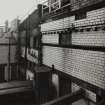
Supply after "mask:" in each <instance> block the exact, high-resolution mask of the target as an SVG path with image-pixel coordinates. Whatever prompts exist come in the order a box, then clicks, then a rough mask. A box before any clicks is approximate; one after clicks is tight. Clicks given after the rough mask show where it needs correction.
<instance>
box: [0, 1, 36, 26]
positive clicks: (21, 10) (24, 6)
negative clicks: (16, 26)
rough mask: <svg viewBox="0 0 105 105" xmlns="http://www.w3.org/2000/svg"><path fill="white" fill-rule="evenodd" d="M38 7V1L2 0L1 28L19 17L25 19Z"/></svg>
mask: <svg viewBox="0 0 105 105" xmlns="http://www.w3.org/2000/svg"><path fill="white" fill-rule="evenodd" d="M36 5H37V0H0V26H3V25H4V23H5V21H6V20H8V21H9V22H11V21H12V20H13V19H15V18H17V17H19V18H21V19H23V17H24V16H25V15H26V14H29V12H30V13H31V12H32V11H33V10H34V9H35V8H36Z"/></svg>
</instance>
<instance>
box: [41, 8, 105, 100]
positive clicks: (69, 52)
mask: <svg viewBox="0 0 105 105" xmlns="http://www.w3.org/2000/svg"><path fill="white" fill-rule="evenodd" d="M104 23H105V8H101V9H97V10H93V11H89V12H87V17H86V18H85V19H81V20H75V16H71V17H67V18H64V19H60V20H56V21H52V22H49V23H45V24H42V25H41V31H42V32H45V31H47V32H49V31H51V30H55V31H56V30H58V29H64V28H70V27H71V25H72V24H74V26H75V27H76V28H77V27H78V30H79V28H81V26H83V28H86V27H88V28H91V29H90V31H86V30H85V29H84V31H83V32H80V31H78V32H74V31H73V32H72V44H73V45H82V46H84V45H85V46H105V31H104V30H102V27H103V26H100V28H99V29H98V30H94V29H93V27H92V26H91V25H94V26H96V27H97V26H99V25H98V24H104ZM42 42H43V43H45V42H47V43H52V44H53V43H54V44H55V42H56V44H57V43H58V37H57V35H56V34H55V38H54V35H49V34H47V35H43V37H42ZM43 63H44V64H45V65H48V66H50V67H51V66H52V64H54V65H55V68H56V69H58V70H60V71H63V72H65V73H67V74H69V75H72V76H74V77H77V78H79V79H81V80H84V81H86V82H88V83H91V84H93V85H95V86H98V87H100V88H103V89H105V66H104V65H105V52H99V51H89V50H81V49H71V48H60V47H51V46H44V47H43ZM86 91H87V97H88V98H90V99H92V101H96V95H95V94H93V93H92V92H90V91H88V90H86Z"/></svg>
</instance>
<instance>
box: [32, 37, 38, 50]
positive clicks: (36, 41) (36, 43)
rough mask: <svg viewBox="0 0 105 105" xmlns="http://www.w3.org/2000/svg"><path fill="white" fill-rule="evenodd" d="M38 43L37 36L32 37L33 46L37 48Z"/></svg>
mask: <svg viewBox="0 0 105 105" xmlns="http://www.w3.org/2000/svg"><path fill="white" fill-rule="evenodd" d="M38 44H39V41H38V38H37V37H34V43H33V48H36V49H37V48H38Z"/></svg>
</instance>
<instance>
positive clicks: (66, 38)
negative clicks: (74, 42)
mask: <svg viewBox="0 0 105 105" xmlns="http://www.w3.org/2000/svg"><path fill="white" fill-rule="evenodd" d="M59 44H60V45H70V44H71V34H70V33H61V34H59Z"/></svg>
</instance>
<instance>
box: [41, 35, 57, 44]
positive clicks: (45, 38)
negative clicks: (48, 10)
mask: <svg viewBox="0 0 105 105" xmlns="http://www.w3.org/2000/svg"><path fill="white" fill-rule="evenodd" d="M42 43H52V44H58V43H59V35H58V34H47V35H42Z"/></svg>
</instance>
